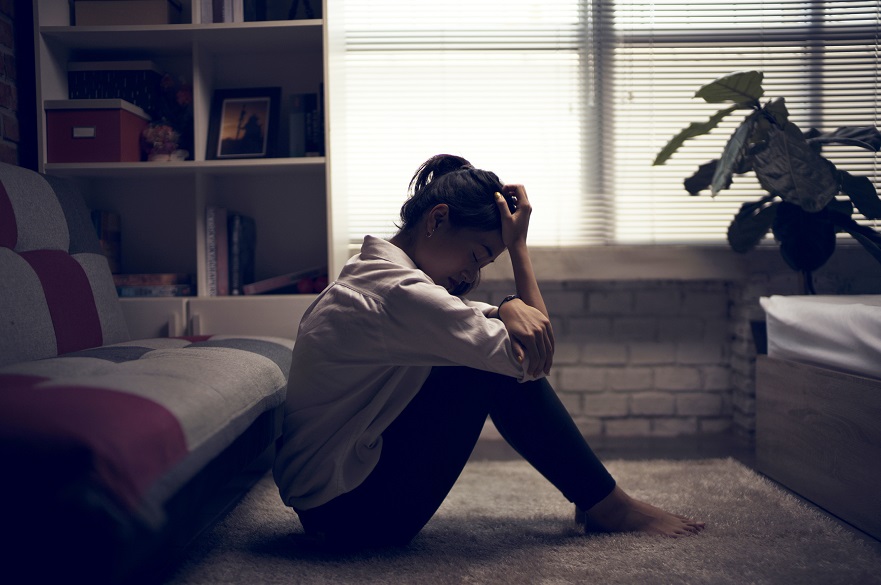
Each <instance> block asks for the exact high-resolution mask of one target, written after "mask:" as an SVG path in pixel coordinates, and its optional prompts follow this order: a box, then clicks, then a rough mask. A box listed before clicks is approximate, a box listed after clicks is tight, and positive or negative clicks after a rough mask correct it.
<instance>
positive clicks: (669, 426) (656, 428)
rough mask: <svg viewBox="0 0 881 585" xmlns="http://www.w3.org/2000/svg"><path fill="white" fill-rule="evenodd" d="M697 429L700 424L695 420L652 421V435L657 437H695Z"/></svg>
mask: <svg viewBox="0 0 881 585" xmlns="http://www.w3.org/2000/svg"><path fill="white" fill-rule="evenodd" d="M697 428H698V422H697V419H695V418H655V419H652V430H651V434H652V435H653V436H656V437H678V436H680V435H693V434H695V433H696V432H697Z"/></svg>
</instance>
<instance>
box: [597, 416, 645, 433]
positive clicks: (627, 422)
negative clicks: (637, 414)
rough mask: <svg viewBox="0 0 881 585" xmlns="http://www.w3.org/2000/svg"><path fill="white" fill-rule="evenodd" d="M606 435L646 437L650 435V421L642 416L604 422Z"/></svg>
mask: <svg viewBox="0 0 881 585" xmlns="http://www.w3.org/2000/svg"><path fill="white" fill-rule="evenodd" d="M604 427H605V431H606V435H608V436H610V437H647V436H649V435H651V422H650V421H649V420H648V419H644V418H626V419H620V420H607V421H605V422H604Z"/></svg>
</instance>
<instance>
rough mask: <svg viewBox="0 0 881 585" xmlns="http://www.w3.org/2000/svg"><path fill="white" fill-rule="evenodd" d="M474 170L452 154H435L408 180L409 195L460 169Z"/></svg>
mask: <svg viewBox="0 0 881 585" xmlns="http://www.w3.org/2000/svg"><path fill="white" fill-rule="evenodd" d="M472 168H474V167H473V166H472V165H471V163H470V162H468V161H467V160H465V159H464V158H462V157H461V156H456V155H454V154H436V155H434V156H433V157H431V158H430V159H428V160H427V161H425V162H424V163H422V166H420V167H419V169H418V170H417V171H416V173H415V174H414V175H413V178H412V179H410V193H411V194H413V195H416V194H418V193H419V192H421V191H422V190H423V189H424V188H425V186H426V185H428V184H429V183H430V182H431V181H433V180H435V179H437V178H438V177H441V176H443V175H446V174H447V173H452V172H454V171H458V170H460V169H472Z"/></svg>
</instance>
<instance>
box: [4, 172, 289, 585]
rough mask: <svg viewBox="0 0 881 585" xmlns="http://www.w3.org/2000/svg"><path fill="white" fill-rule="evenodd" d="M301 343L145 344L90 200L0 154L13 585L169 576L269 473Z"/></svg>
mask: <svg viewBox="0 0 881 585" xmlns="http://www.w3.org/2000/svg"><path fill="white" fill-rule="evenodd" d="M218 333H222V332H218ZM292 348H293V341H292V340H289V339H281V338H271V337H253V336H236V335H221V334H215V335H201V336H198V337H177V338H157V339H130V338H129V335H128V332H127V328H126V323H125V320H124V318H123V312H122V309H121V307H120V302H119V299H118V298H117V294H116V289H115V287H114V282H113V277H112V275H111V273H110V269H109V267H108V263H107V260H106V258H105V257H104V256H103V255H102V252H101V248H100V244H99V242H98V238H97V235H96V234H95V230H94V228H93V225H92V222H91V219H90V212H89V210H88V209H87V207H86V205H85V203H84V200H83V198H82V196H81V194H80V193H78V192H77V191H76V189H75V188H74V186H73V185H72V184H70V183H68V182H67V181H65V180H61V179H58V178H54V177H52V176H48V175H41V174H38V173H36V172H33V171H30V170H27V169H23V168H19V167H16V166H11V165H7V164H0V457H2V460H0V461H2V475H3V480H2V481H0V485H2V487H0V496H2V498H0V505H2V510H3V512H2V518H3V527H4V532H5V536H6V538H4V540H5V541H7V542H8V545H4V549H5V550H4V555H3V556H4V558H5V559H6V561H5V562H4V567H3V569H2V570H0V583H5V582H9V583H29V582H33V583H66V582H84V583H90V584H95V583H114V582H128V581H131V580H145V575H148V574H150V573H156V572H159V571H160V569H159V567H161V566H162V565H163V561H166V560H168V559H172V558H173V557H174V554H175V552H180V551H181V550H182V549H183V547H184V546H185V544H186V542H187V541H188V539H191V538H192V537H193V536H194V535H195V534H196V533H197V532H198V530H199V529H200V528H201V527H204V526H205V524H206V523H207V522H210V518H211V515H212V513H213V512H211V510H207V509H206V507H207V506H208V504H210V505H211V506H213V508H214V510H222V509H223V508H224V506H226V505H228V504H229V502H230V500H231V499H233V498H235V497H236V496H239V495H241V490H238V491H237V490H231V489H229V487H228V486H230V485H233V486H234V485H237V484H238V483H241V478H242V477H243V475H242V474H243V473H244V472H246V471H252V472H253V471H254V470H255V469H256V471H257V473H258V475H257V477H259V473H261V472H262V471H265V469H267V468H268V465H269V463H270V462H271V454H272V452H273V448H274V444H275V441H276V440H277V439H278V437H279V436H280V434H281V416H282V405H283V402H284V395H285V389H286V386H287V376H288V369H289V367H290V359H291V349H292ZM255 466H256V467H255ZM252 475H253V473H252Z"/></svg>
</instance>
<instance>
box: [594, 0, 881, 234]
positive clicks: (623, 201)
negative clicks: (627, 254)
mask: <svg viewBox="0 0 881 585" xmlns="http://www.w3.org/2000/svg"><path fill="white" fill-rule="evenodd" d="M879 6H881V3H879V2H878V1H877V0H868V1H867V0H863V1H846V0H835V1H831V2H819V1H799V0H780V1H773V2H772V1H761V0H750V1H741V2H738V1H735V2H731V1H709V0H704V1H696V2H688V3H684V2H673V1H670V0H665V1H654V2H647V1H637V0H617V1H615V2H604V3H602V6H601V8H600V12H601V20H602V22H603V23H604V24H605V25H606V26H610V27H611V33H609V34H611V36H612V39H611V40H610V42H609V43H608V45H607V47H608V50H609V51H610V53H611V55H610V56H609V57H608V64H609V69H610V71H608V73H610V75H609V76H608V77H604V78H603V79H604V80H605V82H606V83H607V87H606V88H605V90H606V97H607V101H606V102H605V103H604V106H603V107H604V111H605V112H606V115H607V116H609V117H610V118H611V119H612V120H613V124H614V128H613V129H612V131H611V132H608V133H607V134H606V138H607V140H606V141H605V143H604V157H603V162H604V165H605V176H606V177H607V182H606V183H605V185H604V188H605V189H606V190H607V192H609V193H610V194H612V198H613V201H614V208H615V211H614V230H613V233H614V236H613V237H614V240H615V241H616V242H630V243H634V242H635V243H639V242H687V241H713V240H715V241H724V238H725V234H726V230H727V227H728V224H729V222H730V221H731V218H732V216H733V215H734V213H735V212H736V211H737V209H738V208H739V207H740V204H741V203H743V202H744V201H753V200H755V199H757V196H758V195H759V194H760V193H763V192H762V191H761V189H760V187H759V186H758V183H757V181H756V180H755V178H754V175H752V174H751V173H750V174H747V175H743V176H736V177H735V179H734V184H733V185H732V187H731V188H730V189H728V190H726V191H724V192H722V193H721V194H719V195H718V196H717V197H716V198H715V199H713V198H711V197H710V196H709V194H708V193H706V194H701V195H700V196H697V197H691V196H689V195H688V194H687V193H686V192H685V190H684V188H683V186H682V180H683V179H684V178H685V177H687V176H689V175H691V173H692V172H693V171H694V170H695V169H696V168H697V166H698V165H699V164H702V163H704V162H706V161H708V160H710V159H713V158H718V156H719V155H720V153H721V152H722V149H723V147H724V145H725V143H726V142H727V140H728V138H729V136H730V135H731V133H732V132H733V130H734V128H735V127H736V126H737V125H738V124H739V123H740V121H741V120H742V119H743V117H744V115H745V113H737V112H735V113H734V114H732V115H730V116H729V117H728V118H727V119H726V121H725V122H723V124H721V125H720V127H719V128H717V129H716V130H714V131H713V132H712V133H711V134H710V135H708V136H702V137H699V138H695V139H692V140H689V141H688V142H686V144H685V145H684V146H683V147H682V148H681V149H680V150H679V152H677V154H675V155H674V156H673V158H672V159H671V160H670V161H668V162H667V164H666V165H664V166H658V167H652V166H651V162H652V160H653V159H654V157H655V155H656V154H657V152H658V151H659V150H660V149H661V148H662V147H663V146H664V144H666V142H667V140H669V139H670V138H671V137H672V136H673V135H674V134H676V133H677V132H678V131H679V130H680V129H682V128H684V127H685V126H687V125H688V124H689V123H690V122H699V121H705V120H706V119H708V118H709V117H710V116H711V115H712V114H713V113H715V112H716V111H717V110H718V109H720V106H719V105H718V104H706V103H704V102H703V100H701V99H698V98H693V97H692V96H693V95H694V92H695V91H696V90H697V89H698V88H699V87H700V86H701V85H703V84H705V83H707V82H709V81H712V80H714V79H716V78H718V77H720V76H722V75H724V74H727V73H730V72H734V71H739V70H749V69H756V70H759V71H762V72H764V82H763V87H764V89H765V97H764V98H763V99H771V98H774V97H785V98H786V104H787V108H788V110H789V112H790V117H791V119H792V120H793V121H794V122H795V123H796V124H798V125H799V127H800V128H801V129H802V130H804V131H807V130H808V129H809V128H811V127H816V128H818V129H821V130H834V129H835V128H837V127H839V126H844V125H870V124H875V125H878V123H879V109H878V105H877V96H878V89H879V53H878V51H879V49H878V37H879V10H881V8H879ZM824 153H825V154H826V156H827V157H828V158H829V159H830V160H831V161H832V162H834V163H835V164H836V165H837V166H838V167H839V168H841V169H843V170H848V171H851V172H857V173H860V174H865V175H868V176H869V178H870V179H872V181H873V182H874V183H875V184H876V185H878V184H879V181H878V179H879V176H878V157H877V156H875V155H873V154H872V153H869V152H867V151H864V150H860V149H857V148H853V147H827V148H826V149H824Z"/></svg>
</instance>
